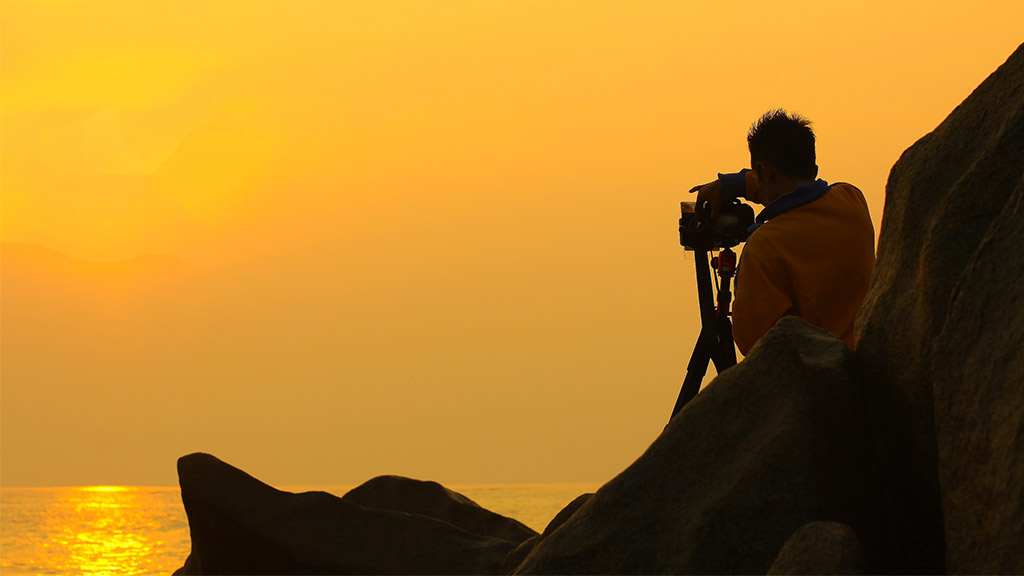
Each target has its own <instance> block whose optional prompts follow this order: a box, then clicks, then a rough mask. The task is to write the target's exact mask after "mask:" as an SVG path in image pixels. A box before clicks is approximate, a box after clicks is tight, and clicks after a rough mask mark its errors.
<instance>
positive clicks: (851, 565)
mask: <svg viewBox="0 0 1024 576" xmlns="http://www.w3.org/2000/svg"><path fill="white" fill-rule="evenodd" d="M864 572H865V564H864V548H863V547H862V546H861V544H860V540H858V539H857V535H856V534H854V532H853V529H852V528H850V527H849V526H847V525H846V524H840V523H838V522H811V523H810V524H807V525H806V526H803V527H801V528H800V529H799V530H797V531H796V532H794V533H793V535H792V536H790V537H789V540H786V543H785V545H783V546H782V551H781V552H779V556H778V557H777V558H776V559H775V562H773V563H772V566H771V568H769V569H768V574H769V576H771V575H776V574H779V575H781V574H863V573H864Z"/></svg>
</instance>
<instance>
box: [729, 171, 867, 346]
mask: <svg viewBox="0 0 1024 576" xmlns="http://www.w3.org/2000/svg"><path fill="white" fill-rule="evenodd" d="M874 263H875V233H874V227H873V226H872V223H871V216H870V214H869V213H868V207H867V202H866V201H865V200H864V195H863V194H862V193H861V192H860V190H858V189H857V188H856V187H854V186H852V185H850V184H846V183H839V184H834V185H833V186H831V187H830V189H829V191H828V192H827V193H826V194H825V195H824V196H822V197H821V198H818V199H817V200H814V201H812V202H810V203H808V204H804V205H801V206H798V207H796V208H793V209H791V210H788V211H786V212H783V213H782V214H779V215H777V216H775V217H774V218H772V219H771V220H769V221H768V222H767V223H765V224H764V225H762V226H761V227H760V228H758V229H757V230H756V231H755V232H754V234H753V235H752V236H751V237H750V238H749V239H748V240H747V243H746V246H745V247H744V248H743V254H742V257H741V259H740V267H739V273H738V275H737V278H736V301H735V304H734V315H733V318H734V321H735V323H734V326H733V336H734V339H735V340H736V344H737V346H738V347H739V349H740V352H742V353H743V354H746V353H747V352H748V351H749V350H750V348H751V347H752V346H753V344H754V342H756V341H757V339H758V338H760V337H761V336H762V335H763V334H764V333H765V332H767V331H768V329H770V328H771V327H772V326H773V325H774V324H775V322H776V321H777V320H778V319H779V318H781V317H782V316H785V315H794V316H799V317H801V318H803V319H805V320H807V321H808V322H810V323H812V324H814V325H816V326H819V327H821V328H824V329H825V330H828V331H830V332H832V333H834V334H836V335H838V336H839V337H840V338H842V339H843V340H844V341H845V342H846V344H847V346H849V347H850V348H851V349H852V348H853V347H854V333H853V324H854V319H855V318H856V315H857V310H858V309H859V308H860V305H861V303H862V302H863V301H864V296H865V295H866V294H867V291H868V288H869V287H870V284H871V273H872V271H873V269H874Z"/></svg>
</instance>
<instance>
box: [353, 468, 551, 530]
mask: <svg viewBox="0 0 1024 576" xmlns="http://www.w3.org/2000/svg"><path fill="white" fill-rule="evenodd" d="M341 499H342V500H345V501H347V502H352V503H354V504H358V505H360V506H362V507H363V508H376V509H378V510H394V511H397V512H408V513H409V514H418V515H420V516H427V517H429V518H435V519H437V520H441V521H443V522H447V523H449V524H451V525H453V526H458V527H459V528H462V529H463V530H465V531H467V532H471V533H473V534H479V535H481V536H490V537H492V538H501V539H502V540H509V541H511V542H515V543H517V544H518V543H521V542H523V541H524V540H527V539H529V538H532V537H534V536H536V535H537V532H536V531H535V530H533V529H532V528H530V527H528V526H526V525H525V524H523V523H522V522H519V521H518V520H514V519H512V518H507V517H505V516H502V515H500V514H496V513H494V512H491V511H490V510H487V509H486V508H483V507H481V506H480V505H479V504H477V503H476V502H473V501H472V500H470V499H469V498H467V497H466V496H463V495H462V494H459V493H458V492H453V491H452V490H449V489H447V488H445V487H444V486H442V485H440V484H438V483H437V482H430V481H423V480H413V479H412V478H405V477H402V476H378V477H376V478H373V479H371V480H369V481H367V482H365V483H363V484H362V485H360V486H358V487H356V488H353V489H352V490H350V491H349V492H348V493H347V494H345V495H344V496H342V497H341Z"/></svg>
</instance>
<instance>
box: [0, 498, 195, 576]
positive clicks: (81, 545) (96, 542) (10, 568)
mask: <svg viewBox="0 0 1024 576" xmlns="http://www.w3.org/2000/svg"><path fill="white" fill-rule="evenodd" d="M3 492H4V494H3V497H4V498H3V499H4V502H3V504H4V506H3V554H2V556H3V560H2V562H0V571H2V572H3V573H4V574H83V575H89V576H91V575H96V576H99V575H106V574H133V575H135V574H157V573H160V574H169V573H171V572H173V571H174V570H175V569H177V568H180V567H181V564H182V563H183V562H184V558H185V555H187V548H188V545H187V542H188V524H187V521H186V520H185V518H184V512H183V510H182V509H181V500H180V497H179V495H178V492H177V490H174V489H169V488H138V487H124V486H88V487H75V488H24V489H8V488H5V489H4V490H3ZM183 544H184V548H185V554H184V555H183V554H182V552H181V548H182V546H183ZM168 552H170V554H168Z"/></svg>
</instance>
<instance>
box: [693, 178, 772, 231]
mask: <svg viewBox="0 0 1024 576" xmlns="http://www.w3.org/2000/svg"><path fill="white" fill-rule="evenodd" d="M693 192H696V193H697V210H698V211H699V212H703V210H704V204H705V203H707V204H708V206H709V207H710V211H709V212H710V213H709V214H708V215H709V216H710V217H711V221H712V222H717V221H718V213H719V211H721V209H722V205H723V204H725V203H726V202H732V201H733V200H735V199H737V198H739V197H741V196H742V197H743V198H746V199H747V200H750V201H751V202H756V203H758V204H764V203H765V202H764V195H763V194H761V190H760V189H759V188H758V187H757V180H755V179H754V173H753V172H751V171H750V170H748V169H743V170H740V171H739V172H736V173H735V174H719V175H718V180H714V181H712V182H708V183H707V184H701V185H700V186H694V187H693V188H690V193H693Z"/></svg>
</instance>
